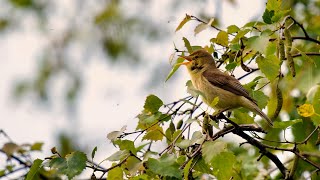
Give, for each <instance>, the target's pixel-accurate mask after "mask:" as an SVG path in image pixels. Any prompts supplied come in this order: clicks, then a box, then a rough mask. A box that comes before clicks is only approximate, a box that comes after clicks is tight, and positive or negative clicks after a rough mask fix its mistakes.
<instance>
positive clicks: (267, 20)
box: [262, 9, 274, 24]
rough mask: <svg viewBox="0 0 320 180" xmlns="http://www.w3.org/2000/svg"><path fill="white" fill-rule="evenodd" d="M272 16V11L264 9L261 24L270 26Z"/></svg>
mask: <svg viewBox="0 0 320 180" xmlns="http://www.w3.org/2000/svg"><path fill="white" fill-rule="evenodd" d="M273 16H274V10H268V9H265V10H264V13H263V15H262V19H263V22H265V23H267V24H272V17H273Z"/></svg>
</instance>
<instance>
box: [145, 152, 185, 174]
mask: <svg viewBox="0 0 320 180" xmlns="http://www.w3.org/2000/svg"><path fill="white" fill-rule="evenodd" d="M176 159H177V157H176V156H175V155H169V154H164V155H163V156H161V157H160V158H159V159H154V158H149V159H148V161H147V163H146V164H147V167H148V168H149V169H150V170H151V171H152V172H154V173H156V174H159V175H161V176H169V177H175V178H178V179H181V178H182V172H181V170H180V169H179V164H178V163H177V162H176Z"/></svg>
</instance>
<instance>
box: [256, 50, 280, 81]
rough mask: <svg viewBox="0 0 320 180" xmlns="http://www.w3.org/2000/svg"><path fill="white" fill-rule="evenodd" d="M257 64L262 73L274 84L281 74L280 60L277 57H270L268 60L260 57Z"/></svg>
mask: <svg viewBox="0 0 320 180" xmlns="http://www.w3.org/2000/svg"><path fill="white" fill-rule="evenodd" d="M256 62H257V64H258V67H259V68H260V70H261V72H262V73H263V74H264V75H265V76H266V77H267V78H268V79H269V80H270V81H271V82H273V81H274V80H275V78H276V77H277V76H278V73H279V69H280V60H279V59H278V58H277V57H276V56H275V55H270V56H268V57H267V58H264V57H263V56H258V57H257V59H256Z"/></svg>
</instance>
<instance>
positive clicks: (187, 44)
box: [182, 37, 193, 53]
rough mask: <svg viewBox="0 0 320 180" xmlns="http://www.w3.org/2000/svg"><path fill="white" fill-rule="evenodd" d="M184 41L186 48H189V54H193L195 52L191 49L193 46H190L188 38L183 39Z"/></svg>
mask: <svg viewBox="0 0 320 180" xmlns="http://www.w3.org/2000/svg"><path fill="white" fill-rule="evenodd" d="M182 40H183V42H184V46H185V47H186V48H187V50H188V52H189V53H192V52H193V50H192V47H191V45H190V42H189V40H188V39H187V38H185V37H183V38H182Z"/></svg>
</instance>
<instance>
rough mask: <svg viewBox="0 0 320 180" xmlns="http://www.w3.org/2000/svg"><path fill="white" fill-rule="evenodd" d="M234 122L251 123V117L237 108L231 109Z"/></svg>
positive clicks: (252, 121) (252, 120)
mask: <svg viewBox="0 0 320 180" xmlns="http://www.w3.org/2000/svg"><path fill="white" fill-rule="evenodd" d="M233 116H234V119H233V120H234V122H235V123H237V124H253V123H254V119H253V117H251V116H249V114H248V113H247V112H241V111H240V110H239V109H237V110H234V111H233Z"/></svg>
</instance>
